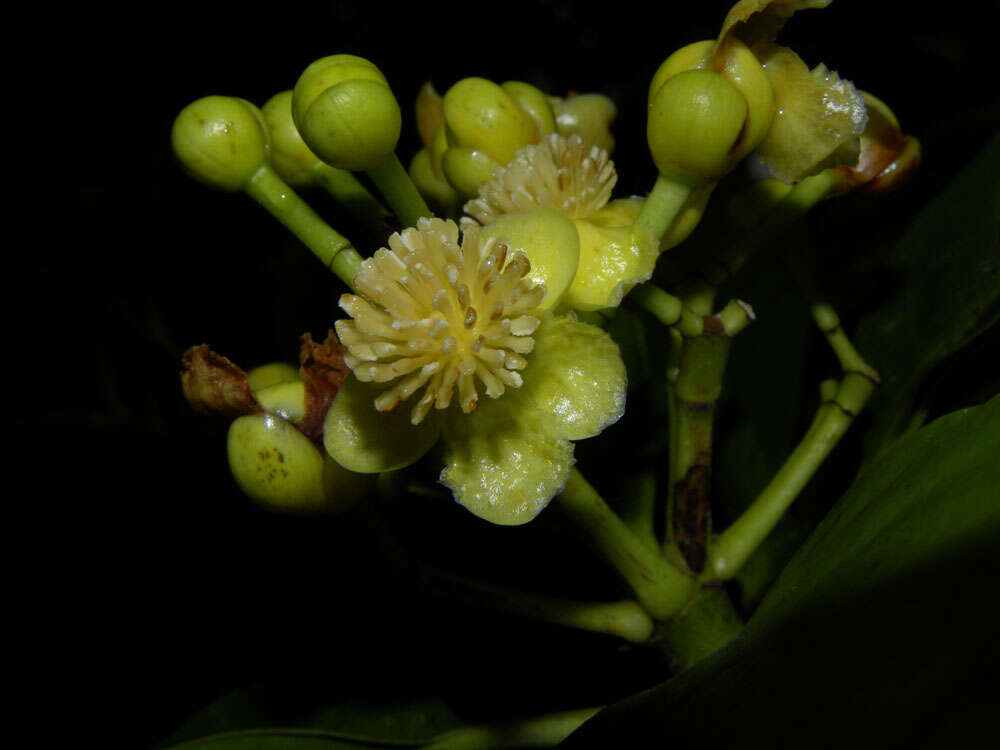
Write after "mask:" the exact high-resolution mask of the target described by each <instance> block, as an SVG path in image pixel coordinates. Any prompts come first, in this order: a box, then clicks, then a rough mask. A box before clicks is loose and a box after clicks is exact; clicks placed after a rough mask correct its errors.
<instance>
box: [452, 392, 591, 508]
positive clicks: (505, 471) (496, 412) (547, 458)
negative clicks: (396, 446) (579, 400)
mask: <svg viewBox="0 0 1000 750" xmlns="http://www.w3.org/2000/svg"><path fill="white" fill-rule="evenodd" d="M510 406H511V403H510V401H508V399H507V396H506V395H505V396H504V398H500V399H497V400H496V401H492V400H485V401H483V402H481V403H480V405H479V408H477V409H476V411H474V412H473V413H472V414H452V415H451V417H450V418H449V419H448V420H447V422H446V426H445V430H444V441H445V453H444V469H443V470H442V471H441V482H442V484H444V485H445V486H447V487H448V488H449V489H450V490H451V491H452V493H453V494H454V496H455V500H456V501H458V502H459V503H461V504H462V505H464V506H465V507H466V508H467V509H468V510H470V511H471V512H472V513H474V514H476V515H477V516H479V517H480V518H482V519H484V520H486V521H490V522H491V523H495V524H500V525H503V526H516V525H519V524H524V523H527V522H528V521H531V520H532V519H533V518H534V517H535V516H537V515H538V514H539V513H540V512H541V511H542V509H543V508H545V506H546V505H548V503H549V501H550V500H551V499H552V498H553V497H555V495H556V494H557V493H559V492H560V491H561V490H562V488H563V486H564V485H565V483H566V478H567V477H568V476H569V471H570V468H571V467H572V465H573V444H572V443H570V442H569V441H567V440H564V439H561V438H558V437H555V436H553V435H550V434H548V433H547V432H546V431H544V430H542V429H539V427H538V425H537V424H535V420H534V419H532V418H531V415H529V414H524V413H521V412H519V411H518V410H517V409H511V408H510Z"/></svg>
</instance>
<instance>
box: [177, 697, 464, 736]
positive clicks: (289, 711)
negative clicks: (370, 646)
mask: <svg viewBox="0 0 1000 750" xmlns="http://www.w3.org/2000/svg"><path fill="white" fill-rule="evenodd" d="M382 687H383V689H384V688H385V686H384V685H383V686H382ZM461 723H462V722H461V721H460V720H459V719H458V717H457V716H456V715H455V714H454V713H453V712H452V710H451V709H450V708H449V707H448V705H447V704H446V703H445V702H444V701H443V700H441V699H437V698H432V697H424V698H413V697H394V696H393V694H392V691H391V690H384V693H383V694H382V695H380V696H378V697H375V695H374V694H369V691H368V690H362V691H354V692H352V693H351V694H348V695H339V696H327V697H326V698H324V697H321V696H320V695H318V694H317V691H314V690H306V689H296V687H294V686H291V685H281V686H270V685H267V686H257V687H252V688H244V689H241V690H236V691H234V692H232V693H229V694H228V695H225V696H223V697H222V698H220V699H218V700H217V701H215V702H214V703H212V704H210V705H209V706H207V707H206V708H204V709H203V710H202V711H200V712H199V713H198V714H197V715H195V716H194V717H192V718H191V719H190V720H189V721H188V722H187V723H186V724H185V725H184V726H183V727H182V728H181V729H180V730H179V731H178V732H177V733H175V734H174V735H173V736H172V737H171V738H170V740H169V741H168V743H167V745H176V744H178V743H180V742H185V741H189V740H192V739H195V738H199V737H203V736H206V735H214V734H217V733H223V732H234V731H237V730H262V729H268V728H272V729H273V728H284V727H295V728H296V729H298V730H316V731H318V732H327V733H331V734H336V735H338V736H340V737H341V738H343V739H346V740H355V741H372V742H395V743H408V744H419V743H422V742H426V741H428V740H429V739H431V738H433V737H435V736H437V735H439V734H441V733H443V732H446V731H448V730H450V729H454V728H456V727H457V726H460V725H461ZM268 741H270V740H268ZM213 747H214V745H213Z"/></svg>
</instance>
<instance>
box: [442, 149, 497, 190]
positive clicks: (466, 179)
mask: <svg viewBox="0 0 1000 750" xmlns="http://www.w3.org/2000/svg"><path fill="white" fill-rule="evenodd" d="M500 166H503V165H502V164H500V162H498V161H496V160H494V159H492V158H490V156H489V155H488V154H486V153H485V152H483V151H474V150H472V149H470V148H460V147H451V148H449V149H448V150H447V151H445V152H444V156H443V157H442V159H441V169H442V171H443V172H444V176H445V177H446V178H447V180H448V182H450V183H451V185H452V187H454V188H455V190H457V191H458V192H459V194H460V195H463V196H465V195H476V194H477V193H478V192H479V186H480V185H482V184H483V183H484V182H487V181H488V180H490V178H492V177H493V170H494V169H496V168H497V167H500Z"/></svg>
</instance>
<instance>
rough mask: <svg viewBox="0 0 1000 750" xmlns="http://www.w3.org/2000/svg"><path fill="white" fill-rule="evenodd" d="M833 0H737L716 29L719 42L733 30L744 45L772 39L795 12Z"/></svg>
mask: <svg viewBox="0 0 1000 750" xmlns="http://www.w3.org/2000/svg"><path fill="white" fill-rule="evenodd" d="M831 2H832V0H739V2H737V3H736V4H735V5H733V7H732V8H730V10H729V13H728V14H727V15H726V20H725V21H723V22H722V31H720V32H719V39H718V46H720V47H721V46H722V45H723V44H724V43H725V40H726V37H727V36H728V35H729V34H730V33H733V34H736V35H737V36H738V37H739V38H740V39H742V40H743V41H744V42H746V44H747V45H751V46H752V45H753V44H754V43H755V42H772V41H774V40H775V38H777V36H778V32H779V31H781V27H782V26H784V25H785V23H786V22H787V21H788V19H789V18H791V17H792V15H793V14H794V13H796V12H797V11H800V10H807V9H809V8H825V7H826V6H828V5H829V4H830V3H831Z"/></svg>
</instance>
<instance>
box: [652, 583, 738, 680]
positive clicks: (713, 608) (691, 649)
mask: <svg viewBox="0 0 1000 750" xmlns="http://www.w3.org/2000/svg"><path fill="white" fill-rule="evenodd" d="M742 631H743V620H742V619H741V618H740V616H739V613H738V612H737V611H736V608H735V607H734V606H733V603H732V601H731V600H730V598H729V596H728V595H727V594H726V592H725V591H723V590H722V589H719V588H714V587H711V586H706V587H702V588H701V589H699V591H698V594H697V596H695V597H694V599H692V600H691V602H690V603H689V604H688V605H687V606H686V607H685V608H684V609H683V610H682V611H681V612H679V613H678V614H677V616H676V617H673V618H671V619H670V620H668V621H667V622H665V623H662V624H661V625H660V628H659V630H658V632H657V634H656V638H655V639H654V645H655V646H656V647H657V648H658V649H659V650H660V651H661V652H662V653H664V654H665V655H666V657H667V661H668V663H669V664H670V668H671V669H672V670H673V671H674V672H679V671H681V670H683V669H687V668H688V667H691V666H693V665H695V664H697V663H698V662H699V661H701V660H702V659H704V658H706V657H708V656H711V655H712V654H713V653H715V652H716V651H718V650H719V649H720V648H722V647H723V646H725V645H726V644H727V643H729V642H730V641H731V640H733V638H735V637H736V636H738V635H739V634H740V633H741V632H742Z"/></svg>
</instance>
